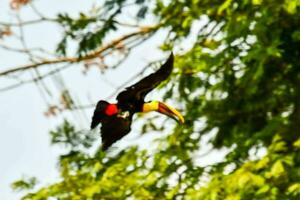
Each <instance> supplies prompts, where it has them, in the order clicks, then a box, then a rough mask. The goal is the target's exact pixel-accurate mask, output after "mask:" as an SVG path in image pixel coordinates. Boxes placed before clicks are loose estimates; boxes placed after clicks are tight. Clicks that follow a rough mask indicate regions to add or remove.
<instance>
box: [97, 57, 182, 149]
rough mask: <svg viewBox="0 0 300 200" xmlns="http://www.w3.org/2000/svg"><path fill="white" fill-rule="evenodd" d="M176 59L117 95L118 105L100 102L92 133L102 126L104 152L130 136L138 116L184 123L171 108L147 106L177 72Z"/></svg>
mask: <svg viewBox="0 0 300 200" xmlns="http://www.w3.org/2000/svg"><path fill="white" fill-rule="evenodd" d="M173 62H174V56H173V53H171V55H170V57H169V58H168V60H167V61H166V62H165V63H164V64H163V65H162V66H161V67H160V69H159V70H158V71H156V72H154V73H152V74H150V75H149V76H147V77H145V78H143V79H142V80H140V81H139V82H137V83H135V84H133V85H132V86H130V87H127V88H125V90H123V91H122V92H120V93H119V94H118V95H117V98H116V99H117V103H109V102H107V101H104V100H100V101H99V102H98V103H97V105H96V108H95V111H94V115H93V117H92V123H91V129H94V128H95V127H96V126H98V124H100V123H101V128H100V131H101V138H102V150H104V151H105V150H106V149H108V148H109V147H110V146H111V145H112V144H113V143H115V142H116V141H118V140H120V139H121V138H122V137H124V136H125V135H127V134H128V133H129V132H130V130H131V129H130V126H131V122H132V117H133V115H134V114H135V113H138V112H143V113H146V112H151V111H157V112H159V113H162V114H164V115H167V116H168V117H171V118H173V119H175V120H176V121H178V122H180V123H184V118H183V117H182V115H181V114H180V113H179V112H178V111H177V110H176V109H174V108H172V107H171V106H169V105H167V104H165V103H163V102H160V101H148V102H145V100H144V99H145V97H146V95H147V94H148V93H149V92H151V91H152V90H153V89H154V88H155V87H157V86H158V85H159V84H160V83H161V82H162V81H164V80H166V79H167V78H168V77H169V76H170V74H171V72H172V69H173Z"/></svg>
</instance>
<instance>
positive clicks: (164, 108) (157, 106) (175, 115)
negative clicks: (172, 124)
mask: <svg viewBox="0 0 300 200" xmlns="http://www.w3.org/2000/svg"><path fill="white" fill-rule="evenodd" d="M150 111H156V112H159V113H161V114H164V115H167V116H168V117H171V118H172V119H175V120H176V121H178V122H180V123H182V124H183V123H184V118H183V116H182V115H181V114H180V112H179V111H177V110H176V109H175V108H173V107H171V106H169V105H167V104H165V103H163V102H160V101H149V102H146V103H144V105H143V109H142V112H150Z"/></svg>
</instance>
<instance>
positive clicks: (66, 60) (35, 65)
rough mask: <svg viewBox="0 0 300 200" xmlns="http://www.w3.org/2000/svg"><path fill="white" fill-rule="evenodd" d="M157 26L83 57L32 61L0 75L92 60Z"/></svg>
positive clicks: (139, 31)
mask: <svg viewBox="0 0 300 200" xmlns="http://www.w3.org/2000/svg"><path fill="white" fill-rule="evenodd" d="M156 28H157V27H143V28H141V29H140V30H138V31H136V32H133V33H130V34H127V35H124V36H122V37H120V38H118V39H116V40H113V41H111V42H110V43H108V44H107V45H105V46H103V47H100V48H99V49H97V50H95V51H93V52H91V53H88V54H87V55H85V56H82V57H62V58H57V59H52V60H43V61H41V62H37V63H31V64H26V65H23V66H19V67H12V68H8V70H5V71H2V72H0V76H5V75H8V74H12V73H15V72H20V71H25V70H28V69H35V68H38V67H41V66H44V65H49V64H57V63H78V62H81V61H84V60H90V59H93V58H96V57H98V56H99V55H100V54H102V53H104V52H106V51H107V50H109V49H113V48H114V47H115V46H117V45H119V44H120V43H122V42H124V41H126V40H127V39H129V38H132V37H135V36H143V35H145V34H148V33H151V32H153V31H154V30H155V29H156Z"/></svg>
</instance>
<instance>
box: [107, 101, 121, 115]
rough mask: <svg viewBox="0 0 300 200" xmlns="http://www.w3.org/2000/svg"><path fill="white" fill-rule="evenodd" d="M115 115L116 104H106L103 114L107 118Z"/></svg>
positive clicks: (116, 111) (116, 110)
mask: <svg viewBox="0 0 300 200" xmlns="http://www.w3.org/2000/svg"><path fill="white" fill-rule="evenodd" d="M117 113H118V107H117V104H108V106H107V107H106V109H105V114H106V115H108V116H112V115H114V114H117Z"/></svg>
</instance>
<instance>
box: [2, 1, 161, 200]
mask: <svg viewBox="0 0 300 200" xmlns="http://www.w3.org/2000/svg"><path fill="white" fill-rule="evenodd" d="M83 2H84V3H83ZM94 3H95V1H80V0H72V3H71V4H70V1H61V0H51V1H44V0H37V1H35V6H36V7H37V8H38V10H39V11H40V12H41V13H43V14H44V15H45V16H48V17H51V16H52V17H54V16H55V15H56V14H57V13H60V12H63V13H68V14H70V15H71V16H76V15H78V13H79V12H85V11H88V10H89V9H90V8H91V7H92V5H93V4H94ZM14 16H15V13H14V11H12V10H11V9H10V7H9V2H8V1H0V22H12V20H14V19H15V17H14ZM21 18H22V19H23V20H24V21H25V20H26V19H28V20H30V19H36V18H37V16H36V15H35V14H34V13H33V11H32V10H31V9H30V8H29V7H24V8H22V9H21ZM32 26H33V27H28V29H25V31H24V32H25V36H26V39H27V43H28V44H29V45H32V46H36V47H40V46H42V47H47V48H48V49H54V48H55V47H56V46H55V44H56V43H57V42H58V41H59V40H60V36H61V33H62V30H60V29H59V28H58V27H57V26H55V25H52V24H48V23H47V24H46V23H45V24H42V25H39V26H36V27H34V26H35V25H32ZM5 41H7V44H9V45H12V46H14V47H19V46H20V44H18V43H17V42H15V41H14V40H12V39H9V38H8V39H7V40H5ZM160 42H161V37H159V36H156V37H154V38H152V39H150V41H148V42H147V43H145V44H144V45H142V46H141V47H138V48H137V49H135V50H134V51H133V52H132V54H130V56H129V57H128V59H127V60H126V62H124V63H123V64H122V65H121V66H119V67H118V68H117V69H116V70H110V71H107V72H106V73H105V74H101V73H100V71H99V70H98V69H91V70H90V71H88V73H87V75H85V76H83V74H82V70H83V67H82V65H80V64H79V65H74V66H72V67H71V68H69V69H67V70H65V71H63V72H62V74H63V77H64V78H65V79H64V84H65V85H66V86H67V87H68V88H71V91H72V92H73V93H74V94H75V95H76V96H77V97H78V98H79V99H80V101H81V102H82V103H83V104H84V103H86V104H89V103H90V102H96V101H97V100H99V99H101V98H105V97H107V96H109V95H110V94H111V91H112V89H113V87H112V85H113V86H114V87H116V86H118V85H120V84H122V83H124V82H125V81H127V80H128V78H129V77H132V76H134V75H135V74H136V73H137V72H139V71H140V68H141V67H144V66H145V64H146V63H148V62H149V61H151V60H155V59H158V58H163V57H165V56H162V55H161V53H160V52H159V51H158V49H157V45H158V44H159V43H160ZM2 43H3V41H0V44H2ZM136 54H138V56H136ZM0 57H1V59H0V70H1V71H2V70H4V69H8V68H10V67H11V66H18V65H22V64H25V63H29V61H28V59H27V58H26V57H24V56H22V55H20V54H15V53H11V52H7V51H5V50H2V49H0ZM107 80H109V84H108V83H107ZM13 82H14V81H13V80H11V79H8V78H4V77H0V85H1V86H4V85H9V84H11V83H13ZM45 82H46V84H47V85H48V87H49V88H50V89H53V88H54V89H55V85H53V82H51V80H46V81H45ZM54 91H55V90H54ZM58 98H59V97H58V94H55V93H53V97H52V99H50V102H51V100H52V101H54V102H55V101H58ZM46 109H47V105H46V102H45V99H44V98H43V97H42V96H41V94H40V92H39V90H38V88H37V86H36V85H35V84H26V85H24V86H21V87H18V88H16V89H13V90H10V91H5V92H2V93H0V123H1V126H0V199H1V200H14V199H18V198H19V197H20V196H21V195H22V193H16V192H13V191H12V189H11V187H10V185H11V183H12V182H14V181H16V180H18V179H20V178H22V177H32V176H35V177H37V178H38V180H39V182H40V183H41V184H50V183H51V182H53V181H55V180H57V178H58V172H57V157H58V155H59V154H60V153H61V152H63V148H58V147H54V146H51V144H50V137H49V134H48V132H49V130H52V129H53V128H55V127H56V126H57V125H59V122H60V121H61V120H62V117H61V116H59V117H50V118H47V117H45V115H44V111H46ZM92 112H93V109H89V110H86V112H85V113H84V114H83V115H84V116H83V117H81V119H82V120H78V119H77V117H78V116H76V114H75V115H73V114H70V113H66V114H65V115H64V117H67V118H69V119H71V120H72V118H73V119H74V121H76V122H79V123H80V124H76V125H77V126H79V127H80V128H82V129H88V126H89V118H90V116H91V115H92ZM132 139H134V137H131V138H130V137H129V140H132ZM121 146H122V145H121Z"/></svg>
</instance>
